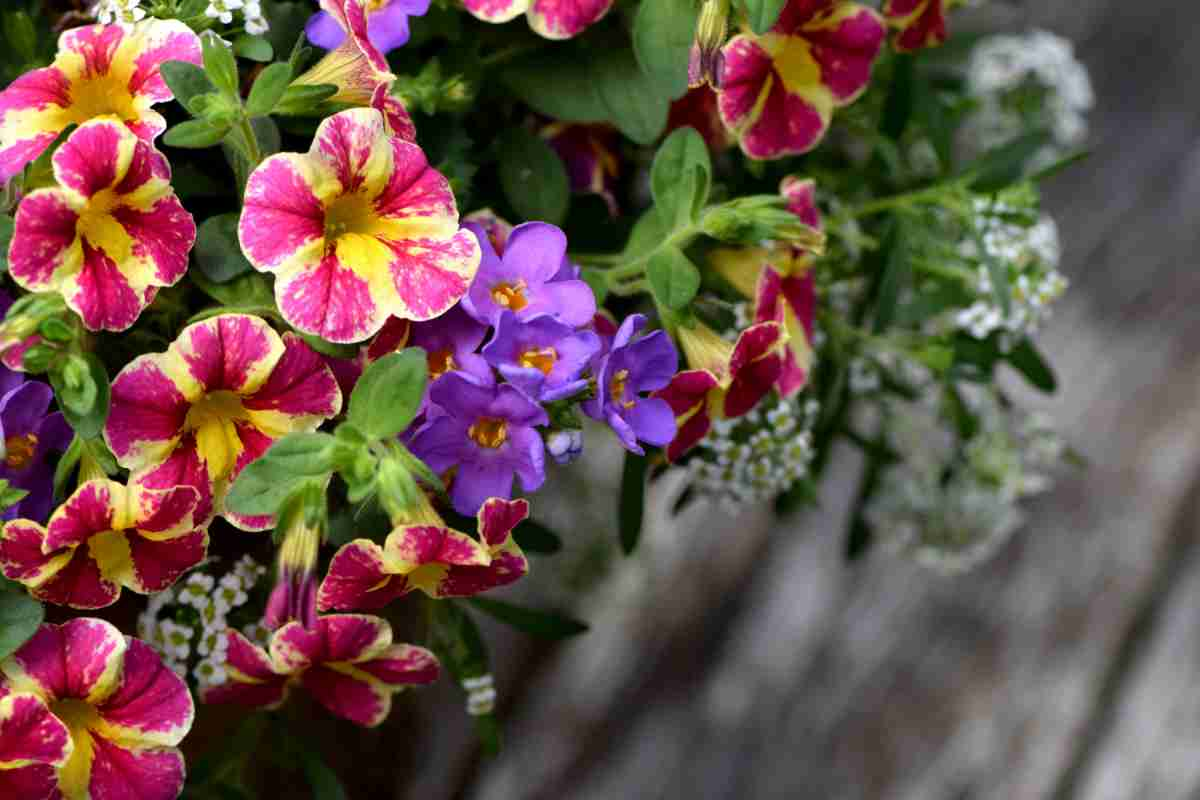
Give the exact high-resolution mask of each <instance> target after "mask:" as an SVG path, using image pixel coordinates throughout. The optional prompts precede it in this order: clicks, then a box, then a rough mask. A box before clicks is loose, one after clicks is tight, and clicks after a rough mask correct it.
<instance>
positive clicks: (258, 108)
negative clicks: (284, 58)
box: [246, 45, 292, 117]
mask: <svg viewBox="0 0 1200 800" xmlns="http://www.w3.org/2000/svg"><path fill="white" fill-rule="evenodd" d="M269 46H270V45H268V47H269ZM291 81H292V68H291V67H289V66H288V65H287V64H271V65H270V66H269V67H267V68H266V69H264V70H263V71H262V72H260V73H258V78H256V79H255V81H254V85H253V86H252V87H250V97H249V98H247V100H246V113H247V114H249V115H250V116H252V117H262V116H266V115H267V114H270V113H271V112H272V111H274V110H275V106H276V105H278V103H279V101H280V100H282V99H283V95H284V93H285V92H286V91H287V88H288V84H289V83H291Z"/></svg>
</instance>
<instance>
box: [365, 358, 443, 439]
mask: <svg viewBox="0 0 1200 800" xmlns="http://www.w3.org/2000/svg"><path fill="white" fill-rule="evenodd" d="M428 380H429V366H428V364H427V363H426V357H425V353H424V351H422V350H421V349H420V348H415V347H410V348H408V349H406V350H402V351H400V352H399V353H389V354H387V355H386V356H384V357H383V358H381V359H379V360H378V361H375V362H374V363H372V364H371V365H370V366H369V367H367V368H366V370H364V371H363V374H362V377H361V378H359V379H358V383H357V384H356V385H355V386H354V392H353V393H352V394H351V395H350V409H349V411H348V412H347V414H346V419H347V421H348V422H350V423H351V424H353V425H354V426H355V427H357V428H358V429H359V430H361V431H362V432H363V433H365V434H366V435H367V436H368V437H370V438H372V439H386V438H390V437H392V436H395V435H396V434H398V433H400V432H401V431H403V430H404V429H405V428H407V427H408V424H409V423H410V422H412V421H413V418H414V417H415V416H416V415H417V409H418V408H420V406H421V398H422V397H423V396H424V394H425V384H426V382H427V381H428Z"/></svg>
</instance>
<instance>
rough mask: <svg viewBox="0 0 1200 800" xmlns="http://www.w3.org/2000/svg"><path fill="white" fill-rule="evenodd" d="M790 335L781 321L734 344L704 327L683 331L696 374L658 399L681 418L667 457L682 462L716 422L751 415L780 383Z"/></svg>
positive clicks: (675, 382) (683, 376)
mask: <svg viewBox="0 0 1200 800" xmlns="http://www.w3.org/2000/svg"><path fill="white" fill-rule="evenodd" d="M783 338H784V333H783V329H782V327H781V326H780V325H779V323H777V322H760V323H757V324H755V325H751V326H750V327H749V328H747V329H746V330H744V331H742V334H741V335H740V336H739V337H738V340H737V342H736V344H730V343H729V342H727V341H725V340H724V339H722V338H721V337H720V336H719V335H717V333H716V332H715V331H713V330H712V329H711V328H709V327H708V326H706V325H704V324H703V323H699V324H697V325H696V327H694V328H681V329H680V331H679V341H680V344H681V345H682V346H683V352H684V355H686V356H687V360H688V365H689V366H690V367H692V369H690V370H688V371H686V372H680V373H679V374H678V375H676V376H675V377H674V378H673V379H672V380H671V383H670V385H668V386H667V388H665V389H662V390H661V391H659V392H657V393H656V394H655V397H660V398H662V399H663V400H666V401H667V404H668V405H670V406H671V410H672V411H673V412H674V413H675V421H676V424H677V426H678V430H677V432H676V434H675V438H674V439H672V440H671V443H670V444H669V445H668V446H667V458H668V459H669V460H671V461H676V460H678V459H679V458H680V457H681V456H683V455H684V453H686V452H687V451H688V450H690V449H691V448H692V447H693V446H694V445H695V444H696V443H697V442H699V441H700V440H701V439H703V438H704V436H705V435H706V434H707V433H708V431H709V430H710V429H711V428H712V423H713V420H714V419H722V418H728V419H732V418H735V417H740V416H742V415H743V414H745V413H746V412H748V411H750V410H751V409H752V408H754V407H755V406H756V405H758V401H759V400H761V399H762V398H763V397H764V396H765V395H766V393H767V392H769V391H771V387H772V386H774V385H775V382H776V381H777V380H779V372H780V370H781V369H782V366H783V358H782V356H781V355H780V352H779V351H780V349H781V347H782V345H783Z"/></svg>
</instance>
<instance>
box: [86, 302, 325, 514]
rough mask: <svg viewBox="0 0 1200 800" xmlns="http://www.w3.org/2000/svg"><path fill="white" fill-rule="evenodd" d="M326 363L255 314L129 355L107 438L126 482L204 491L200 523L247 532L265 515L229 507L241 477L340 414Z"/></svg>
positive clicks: (217, 320)
mask: <svg viewBox="0 0 1200 800" xmlns="http://www.w3.org/2000/svg"><path fill="white" fill-rule="evenodd" d="M341 406H342V394H341V391H339V389H338V386H337V381H335V380H334V377H333V374H332V373H331V372H330V371H329V368H328V367H326V366H325V364H324V363H323V362H322V361H321V358H320V356H318V355H317V354H316V353H314V352H313V351H312V350H311V349H310V348H309V347H308V345H306V344H304V342H303V341H301V340H300V338H299V337H296V336H294V335H292V334H286V335H284V336H283V337H280V336H279V334H277V333H276V332H275V331H274V330H272V328H271V326H270V325H268V324H267V323H266V322H264V321H263V320H261V319H259V318H258V317H251V316H247V315H245V314H223V315H221V316H218V317H213V318H212V319H207V320H204V321H203V322H197V323H195V324H193V325H189V326H188V327H186V328H184V329H183V331H182V332H181V333H180V334H179V338H178V339H176V340H175V341H174V342H173V343H172V344H171V346H170V347H169V348H167V351H166V352H165V353H150V354H146V355H142V356H138V357H137V358H135V359H134V360H133V361H132V362H130V364H129V365H128V366H126V367H125V368H124V369H123V370H121V372H120V373H118V375H117V377H116V378H115V379H114V380H113V384H112V408H111V411H110V412H109V415H108V422H107V423H106V424H105V428H104V438H105V440H106V441H107V442H108V446H109V447H110V448H111V449H112V451H113V454H114V455H115V456H116V457H117V461H118V462H120V464H121V466H123V467H125V468H127V469H128V470H130V472H131V473H132V474H131V480H132V481H133V482H135V483H138V484H140V485H142V486H145V487H147V488H151V489H165V488H168V487H171V486H178V485H186V486H192V487H194V488H195V489H196V490H197V491H198V492H199V493H200V504H199V506H198V507H197V510H196V516H197V519H198V520H200V521H206V520H207V519H209V518H210V517H211V516H212V515H213V514H214V513H215V514H222V513H224V514H225V516H226V518H227V519H229V520H230V521H231V522H233V523H234V524H235V525H237V526H239V527H242V528H244V529H247V530H263V529H266V528H269V527H270V526H271V524H272V523H271V520H270V519H269V518H262V517H259V518H246V517H240V516H238V515H234V514H229V513H225V512H224V510H223V506H224V498H225V493H226V492H227V491H228V488H229V485H230V484H231V483H232V481H233V479H234V478H235V477H237V475H238V473H239V472H241V470H242V469H243V468H244V467H245V466H246V465H247V464H248V463H250V462H251V461H253V460H254V459H255V458H258V457H259V456H260V455H262V454H263V453H264V452H265V451H266V450H267V448H268V447H270V446H271V444H272V443H273V442H274V441H275V440H276V439H278V438H279V437H281V436H283V435H285V434H288V433H292V432H295V431H313V430H316V429H317V426H319V425H320V424H321V423H322V422H324V421H325V420H327V419H329V418H330V417H333V416H334V415H336V414H337V413H338V411H340V410H341Z"/></svg>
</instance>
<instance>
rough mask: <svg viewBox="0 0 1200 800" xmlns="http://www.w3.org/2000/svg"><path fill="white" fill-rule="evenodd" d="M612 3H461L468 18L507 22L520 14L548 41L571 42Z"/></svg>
mask: <svg viewBox="0 0 1200 800" xmlns="http://www.w3.org/2000/svg"><path fill="white" fill-rule="evenodd" d="M612 4H613V0H464V2H463V5H465V6H466V8H467V11H468V12H469V13H470V14H471V16H473V17H475V18H477V19H481V20H483V21H484V22H508V21H509V20H512V19H516V18H517V17H519V16H521V15H522V14H524V15H525V18H526V19H527V20H528V21H529V27H530V28H532V29H533V32H534V33H536V34H538V35H539V36H544V37H546V38H547V39H570V38H571V37H573V36H577V35H579V34H580V33H582V32H583V31H584V29H585V28H587V27H588V26H589V25H592V24H593V23H596V22H599V21H600V20H601V19H603V17H604V15H605V14H607V13H608V10H609V9H610V8H612Z"/></svg>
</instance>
